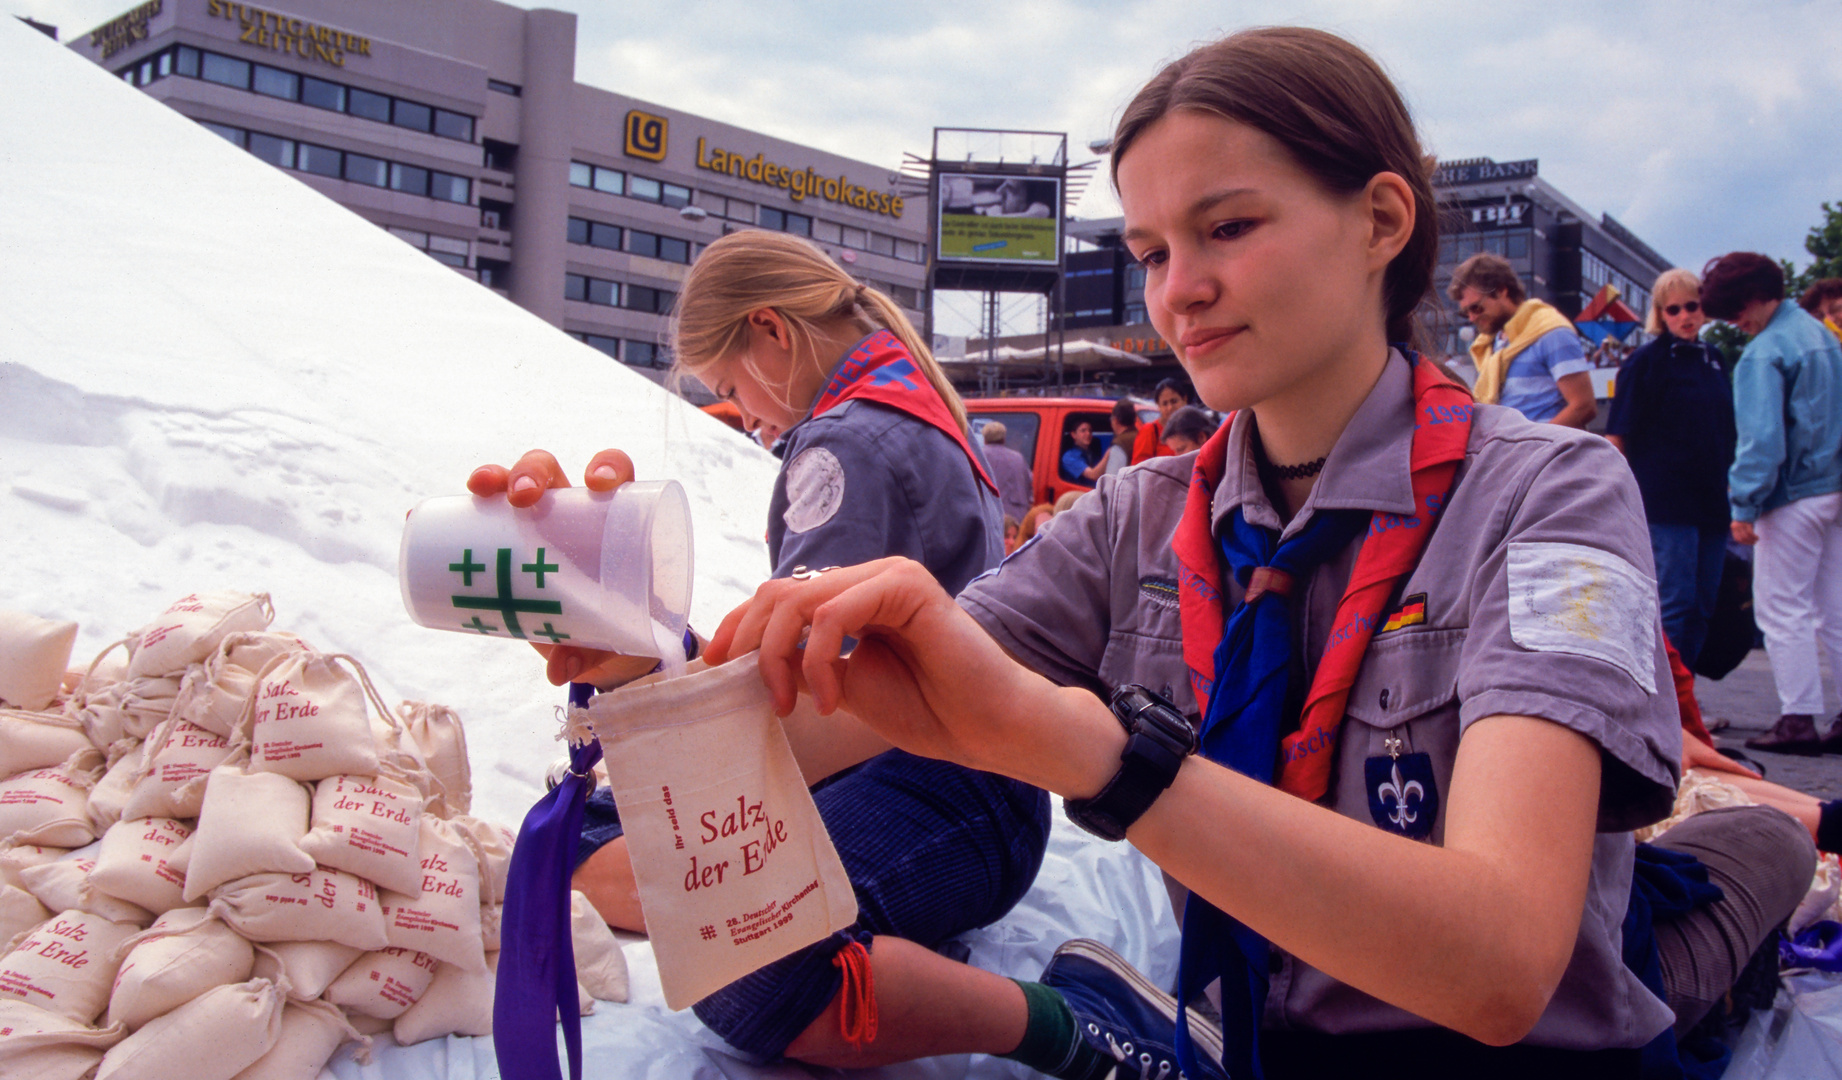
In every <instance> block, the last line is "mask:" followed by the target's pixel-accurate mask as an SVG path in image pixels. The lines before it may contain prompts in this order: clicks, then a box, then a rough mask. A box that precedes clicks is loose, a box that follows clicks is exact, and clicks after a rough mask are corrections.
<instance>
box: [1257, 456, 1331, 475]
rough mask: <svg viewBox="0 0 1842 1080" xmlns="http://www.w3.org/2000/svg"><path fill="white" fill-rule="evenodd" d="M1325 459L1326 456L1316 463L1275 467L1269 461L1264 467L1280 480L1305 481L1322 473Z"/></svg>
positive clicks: (1309, 462) (1308, 462)
mask: <svg viewBox="0 0 1842 1080" xmlns="http://www.w3.org/2000/svg"><path fill="white" fill-rule="evenodd" d="M1327 459H1328V455H1326V457H1321V458H1318V459H1317V460H1316V461H1307V462H1305V463H1304V464H1303V465H1275V464H1273V463H1272V462H1270V461H1269V462H1266V467H1267V470H1268V471H1270V472H1271V473H1272V475H1273V476H1275V477H1277V478H1278V479H1280V480H1305V479H1308V478H1310V477H1313V476H1316V475H1317V474H1318V473H1320V472H1322V471H1323V470H1324V462H1325V461H1326V460H1327Z"/></svg>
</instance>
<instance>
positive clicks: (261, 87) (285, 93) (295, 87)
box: [251, 64, 301, 101]
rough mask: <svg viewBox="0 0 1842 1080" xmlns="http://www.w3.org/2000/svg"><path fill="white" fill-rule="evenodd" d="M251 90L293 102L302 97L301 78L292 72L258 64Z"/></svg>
mask: <svg viewBox="0 0 1842 1080" xmlns="http://www.w3.org/2000/svg"><path fill="white" fill-rule="evenodd" d="M251 89H253V90H255V91H256V93H258V94H267V95H268V96H269V97H278V98H286V99H287V100H289V101H293V100H295V98H297V97H299V96H300V92H301V77H300V76H299V75H296V74H295V73H294V72H292V71H283V70H282V69H280V68H272V67H270V66H268V65H267V64H257V65H256V76H255V81H254V83H253V84H252V85H251Z"/></svg>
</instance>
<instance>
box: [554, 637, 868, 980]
mask: <svg viewBox="0 0 1842 1080" xmlns="http://www.w3.org/2000/svg"><path fill="white" fill-rule="evenodd" d="M586 712H587V718H588V720H589V722H590V724H591V725H592V727H593V730H594V733H595V735H596V737H597V738H599V739H600V740H601V745H602V748H603V750H604V752H605V754H606V761H607V766H608V782H609V784H610V785H611V786H612V787H613V789H614V800H615V802H616V803H618V804H619V806H620V818H621V824H622V825H623V826H624V827H625V829H626V836H627V850H628V852H629V853H630V854H631V856H632V859H633V874H634V878H635V879H636V880H637V882H638V884H639V894H640V905H641V907H642V908H643V909H644V910H645V913H646V930H647V933H648V934H649V935H650V936H651V938H652V946H653V952H654V954H655V955H656V956H657V957H658V961H659V977H660V982H661V984H662V986H663V989H664V991H665V1003H666V1004H667V1005H669V1006H670V1007H671V1008H673V1009H683V1008H685V1007H686V1006H689V1005H691V1004H693V1003H694V1002H696V1001H698V1000H700V999H702V998H704V997H706V996H708V995H709V994H711V993H713V992H715V991H717V990H720V989H722V988H723V987H725V986H727V985H729V984H730V983H732V982H734V981H735V980H737V979H739V978H741V977H742V976H744V975H747V974H749V973H750V972H753V971H755V970H757V969H759V968H761V967H763V966H765V965H767V964H770V963H772V962H774V961H775V960H778V959H780V958H781V957H783V956H786V955H787V954H788V953H791V952H793V951H794V950H795V949H800V948H803V947H805V946H807V945H810V944H812V943H813V942H815V941H819V940H821V939H823V938H824V937H825V936H826V935H828V934H831V933H833V932H835V931H838V930H842V929H844V928H845V927H848V926H850V925H851V924H852V923H853V922H855V921H856V919H857V897H856V895H855V894H854V893H853V892H852V891H851V882H850V878H849V877H848V876H847V875H846V874H845V872H844V866H843V864H842V863H840V862H839V861H838V852H837V849H835V848H834V847H833V846H832V842H831V837H830V836H829V835H828V834H827V833H826V831H825V825H824V823H823V822H822V821H821V820H820V819H819V811H818V807H817V806H815V805H814V804H813V801H812V794H811V792H809V791H808V790H807V789H806V781H805V779H804V777H802V776H801V775H800V771H799V765H798V764H797V763H796V762H795V761H794V759H793V751H792V748H791V747H789V746H788V745H787V737H786V733H785V732H784V731H783V730H782V729H781V726H780V720H779V719H778V718H777V717H775V715H774V704H773V699H772V697H771V696H770V695H769V693H768V690H767V687H766V686H764V685H763V684H762V682H761V676H760V672H759V671H758V669H757V668H756V666H755V661H754V658H753V656H752V655H751V656H746V657H741V658H739V659H736V660H733V661H731V662H730V663H727V664H723V665H721V666H719V667H714V668H709V669H707V670H704V671H699V672H697V673H695V674H692V675H686V676H684V677H682V678H677V679H665V680H660V681H656V682H650V683H644V684H636V685H634V686H631V687H626V688H623V689H620V690H616V691H614V692H613V693H609V694H602V695H600V696H598V697H596V698H595V699H594V701H592V702H591V703H590V704H589V707H588V709H587V710H586Z"/></svg>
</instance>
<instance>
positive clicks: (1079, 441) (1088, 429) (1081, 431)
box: [1074, 420, 1094, 450]
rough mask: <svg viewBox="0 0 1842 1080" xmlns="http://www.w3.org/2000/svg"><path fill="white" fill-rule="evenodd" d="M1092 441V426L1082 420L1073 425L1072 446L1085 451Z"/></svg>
mask: <svg viewBox="0 0 1842 1080" xmlns="http://www.w3.org/2000/svg"><path fill="white" fill-rule="evenodd" d="M1093 441H1094V426H1093V425H1092V424H1090V423H1088V422H1087V421H1085V420H1083V421H1081V422H1080V423H1078V424H1076V425H1075V429H1074V444H1075V445H1076V446H1078V447H1080V448H1081V449H1083V450H1085V449H1087V448H1088V446H1089V445H1091V444H1092V443H1093Z"/></svg>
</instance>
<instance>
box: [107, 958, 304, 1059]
mask: <svg viewBox="0 0 1842 1080" xmlns="http://www.w3.org/2000/svg"><path fill="white" fill-rule="evenodd" d="M287 1002H288V998H287V996H286V995H285V994H283V993H282V992H281V989H280V988H279V987H277V986H276V985H275V984H274V983H272V982H269V981H268V980H267V979H251V980H250V981H249V982H243V983H234V984H232V985H230V986H219V987H216V988H215V989H211V990H207V991H205V992H204V993H203V994H200V995H199V996H198V997H195V998H193V999H192V1000H191V1001H188V1002H186V1003H185V1004H184V1005H181V1006H179V1007H178V1008H177V1009H174V1010H173V1011H172V1012H169V1013H167V1014H166V1015H165V1016H160V1017H156V1018H154V1019H153V1020H150V1021H148V1022H147V1024H146V1025H145V1026H143V1027H142V1028H141V1030H139V1031H137V1032H135V1033H134V1034H132V1035H130V1036H128V1037H127V1038H126V1039H123V1040H122V1041H121V1042H119V1043H117V1044H116V1045H115V1047H114V1049H112V1050H110V1051H109V1052H108V1053H107V1054H104V1055H103V1058H102V1067H101V1068H99V1069H97V1070H96V1080H116V1078H119V1080H154V1078H156V1077H168V1076H170V1077H185V1078H186V1080H231V1078H232V1077H234V1076H236V1075H237V1074H238V1073H240V1072H242V1071H243V1070H244V1069H247V1068H249V1067H250V1066H251V1065H253V1064H255V1062H256V1061H257V1059H259V1058H261V1057H262V1055H264V1054H266V1053H268V1052H269V1048H270V1047H272V1046H274V1045H275V1040H276V1039H277V1038H279V1037H280V1036H281V1016H282V1008H283V1006H285V1005H286V1004H287Z"/></svg>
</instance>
